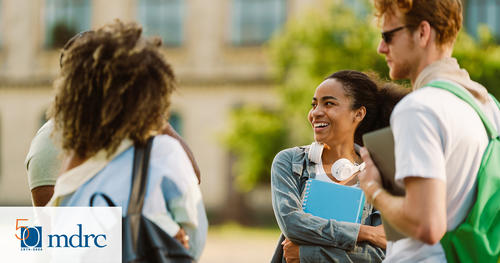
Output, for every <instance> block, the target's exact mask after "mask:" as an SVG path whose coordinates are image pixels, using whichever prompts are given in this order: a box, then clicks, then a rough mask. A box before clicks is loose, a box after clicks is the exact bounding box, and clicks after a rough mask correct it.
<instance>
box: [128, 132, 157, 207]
mask: <svg viewBox="0 0 500 263" xmlns="http://www.w3.org/2000/svg"><path fill="white" fill-rule="evenodd" d="M153 139H154V137H151V138H149V139H148V141H147V143H146V146H145V147H144V146H138V145H136V146H135V147H134V164H133V165H134V166H133V168H132V186H131V189H130V197H129V201H128V208H127V215H130V214H140V213H141V211H142V207H143V206H144V197H145V195H146V185H147V182H148V168H149V156H150V154H151V148H152V146H153Z"/></svg>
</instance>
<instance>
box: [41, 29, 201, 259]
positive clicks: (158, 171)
mask: <svg viewBox="0 0 500 263" xmlns="http://www.w3.org/2000/svg"><path fill="white" fill-rule="evenodd" d="M141 31H142V30H141V28H140V27H139V26H138V25H136V24H134V23H131V24H124V23H122V22H120V21H117V22H115V23H113V24H110V25H107V26H104V27H102V28H100V29H98V30H96V31H92V32H89V33H86V34H84V35H82V36H80V37H79V38H77V39H76V40H74V42H73V43H72V44H71V46H70V47H69V48H68V49H67V50H66V51H65V52H64V56H63V57H62V59H61V73H60V75H59V77H58V78H57V79H56V81H55V83H54V86H55V88H56V97H55V101H54V103H53V105H52V108H51V111H50V116H51V117H52V118H53V119H54V130H55V132H56V133H58V135H60V144H61V145H62V149H63V151H64V155H65V160H64V162H63V165H62V174H61V175H60V176H59V178H58V179H57V182H56V186H55V190H54V195H53V197H52V199H51V201H50V202H49V205H61V206H87V205H88V204H89V200H90V197H91V195H92V194H93V193H96V192H100V193H104V194H105V195H107V196H109V197H110V198H111V199H112V200H113V202H114V203H115V204H116V205H117V206H121V207H127V206H128V201H129V200H128V198H129V195H130V188H131V175H132V166H133V156H134V147H135V146H137V145H145V144H146V142H147V140H148V139H149V138H150V137H152V136H154V141H153V146H152V149H151V155H150V161H149V173H148V183H147V190H146V196H145V201H144V209H143V214H144V215H145V216H146V217H147V218H148V219H149V220H151V221H153V222H154V223H156V224H157V225H158V226H160V227H161V228H162V229H163V230H165V231H166V232H167V233H168V234H170V235H171V236H175V235H179V234H182V235H183V236H185V237H188V238H185V239H184V245H185V246H186V247H187V248H189V252H190V254H191V255H192V256H193V257H194V258H195V259H198V258H199V256H200V254H201V251H202V249H203V246H204V243H205V238H206V230H207V219H206V214H205V210H204V206H203V202H202V199H201V193H200V189H199V186H198V180H197V178H196V175H195V172H194V170H193V167H192V165H191V163H190V161H189V158H188V156H187V155H186V152H185V151H184V150H183V148H182V146H181V144H180V143H179V142H178V141H177V140H176V139H174V138H173V137H171V136H168V135H161V133H162V130H163V129H164V127H165V126H166V117H165V116H166V113H167V110H168V107H169V104H170V95H171V93H172V91H174V89H175V86H176V84H175V77H174V73H173V71H172V68H171V67H170V65H169V64H168V63H167V62H166V61H165V60H164V58H163V56H162V54H161V52H160V49H159V47H160V45H161V41H159V40H155V39H152V40H147V39H144V38H141ZM98 202H103V203H102V204H104V200H98V199H96V203H95V204H96V205H99V203H98ZM123 213H124V214H125V213H126V209H124V210H123ZM184 233H185V234H184Z"/></svg>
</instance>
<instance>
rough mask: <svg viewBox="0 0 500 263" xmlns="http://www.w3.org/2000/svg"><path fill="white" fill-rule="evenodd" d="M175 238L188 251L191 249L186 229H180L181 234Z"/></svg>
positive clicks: (178, 233)
mask: <svg viewBox="0 0 500 263" xmlns="http://www.w3.org/2000/svg"><path fill="white" fill-rule="evenodd" d="M174 238H175V239H177V241H179V242H181V244H182V245H183V246H184V247H185V248H186V249H189V236H188V235H187V234H186V231H184V229H182V228H181V229H179V232H177V234H175V236H174Z"/></svg>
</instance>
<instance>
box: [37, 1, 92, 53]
mask: <svg viewBox="0 0 500 263" xmlns="http://www.w3.org/2000/svg"><path fill="white" fill-rule="evenodd" d="M90 18H91V10H90V0H45V47H47V48H59V47H62V46H64V44H65V43H66V41H68V40H69V39H70V38H71V37H73V36H74V35H76V34H77V33H79V32H82V31H85V30H89V29H90Z"/></svg>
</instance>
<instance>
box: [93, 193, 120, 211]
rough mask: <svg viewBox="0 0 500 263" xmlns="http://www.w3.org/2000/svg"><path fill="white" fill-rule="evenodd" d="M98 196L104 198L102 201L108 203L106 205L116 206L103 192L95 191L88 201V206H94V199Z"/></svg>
mask: <svg viewBox="0 0 500 263" xmlns="http://www.w3.org/2000/svg"><path fill="white" fill-rule="evenodd" d="M99 196H100V197H102V198H103V199H104V201H106V204H108V206H111V207H115V206H116V204H115V203H114V202H113V200H111V198H109V196H107V195H106V194H105V193H102V192H97V193H94V194H93V195H92V196H91V197H90V202H89V206H90V207H92V206H94V200H95V199H96V197H99Z"/></svg>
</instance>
